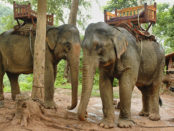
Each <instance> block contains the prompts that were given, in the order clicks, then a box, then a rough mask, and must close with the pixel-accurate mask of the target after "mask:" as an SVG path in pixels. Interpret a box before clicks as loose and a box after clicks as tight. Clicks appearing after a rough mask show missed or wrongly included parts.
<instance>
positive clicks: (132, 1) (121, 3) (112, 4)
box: [104, 0, 155, 11]
mask: <svg viewBox="0 0 174 131" xmlns="http://www.w3.org/2000/svg"><path fill="white" fill-rule="evenodd" d="M149 1H151V2H154V1H155V0H149ZM144 3H147V0H138V1H137V0H109V1H108V3H107V5H106V6H105V7H104V8H105V9H106V10H108V11H113V10H115V9H123V8H127V7H131V6H138V4H144Z"/></svg>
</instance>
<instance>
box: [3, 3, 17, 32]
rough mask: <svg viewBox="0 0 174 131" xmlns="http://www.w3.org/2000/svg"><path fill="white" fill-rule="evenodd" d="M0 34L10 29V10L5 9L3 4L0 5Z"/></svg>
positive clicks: (8, 8) (11, 19) (11, 20)
mask: <svg viewBox="0 0 174 131" xmlns="http://www.w3.org/2000/svg"><path fill="white" fill-rule="evenodd" d="M0 18H1V19H0V33H1V32H3V31H5V30H8V29H10V28H11V27H12V26H11V25H12V23H13V22H14V21H13V18H12V9H11V8H10V7H5V6H4V5H3V4H1V5H0Z"/></svg>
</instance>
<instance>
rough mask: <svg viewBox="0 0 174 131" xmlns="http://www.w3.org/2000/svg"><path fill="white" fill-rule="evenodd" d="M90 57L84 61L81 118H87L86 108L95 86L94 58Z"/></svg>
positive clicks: (79, 111)
mask: <svg viewBox="0 0 174 131" xmlns="http://www.w3.org/2000/svg"><path fill="white" fill-rule="evenodd" d="M90 59H91V58H90V57H87V56H86V58H85V55H84V61H83V79H82V94H81V100H80V104H79V107H78V118H79V119H80V120H85V115H86V109H87V105H88V102H89V98H90V95H91V91H92V87H93V80H94V73H95V67H94V62H92V61H94V60H92V59H91V60H90Z"/></svg>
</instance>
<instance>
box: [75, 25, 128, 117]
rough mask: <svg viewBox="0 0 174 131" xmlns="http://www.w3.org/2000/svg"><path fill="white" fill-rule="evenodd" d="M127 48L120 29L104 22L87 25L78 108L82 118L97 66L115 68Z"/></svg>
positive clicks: (83, 43)
mask: <svg viewBox="0 0 174 131" xmlns="http://www.w3.org/2000/svg"><path fill="white" fill-rule="evenodd" d="M126 48H127V42H126V40H125V37H124V36H122V34H121V31H120V30H119V29H115V28H113V27H111V26H109V25H107V24H106V23H103V22H99V23H96V24H90V25H89V26H88V27H87V29H86V31H85V37H84V40H83V42H82V49H83V79H82V95H81V101H80V105H79V108H78V117H79V119H80V120H84V118H85V112H86V108H87V105H88V101H89V97H90V95H91V90H92V87H93V78H94V74H95V70H96V68H97V67H99V69H100V68H105V69H109V70H110V69H111V68H110V67H113V68H114V67H115V63H116V62H117V60H118V59H120V57H121V55H122V54H123V53H124V52H125V50H126ZM107 67H109V68H107ZM112 73H113V72H112Z"/></svg>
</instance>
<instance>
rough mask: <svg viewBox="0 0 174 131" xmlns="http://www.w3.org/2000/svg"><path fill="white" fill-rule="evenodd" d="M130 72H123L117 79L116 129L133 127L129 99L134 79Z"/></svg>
mask: <svg viewBox="0 0 174 131" xmlns="http://www.w3.org/2000/svg"><path fill="white" fill-rule="evenodd" d="M132 74H133V73H131V72H130V71H126V72H124V73H123V74H122V75H121V77H120V79H119V94H120V115H119V120H118V127H123V128H128V127H131V126H132V125H133V122H132V121H131V112H130V108H131V97H132V91H133V88H134V85H135V81H136V78H135V77H134V75H132Z"/></svg>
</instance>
